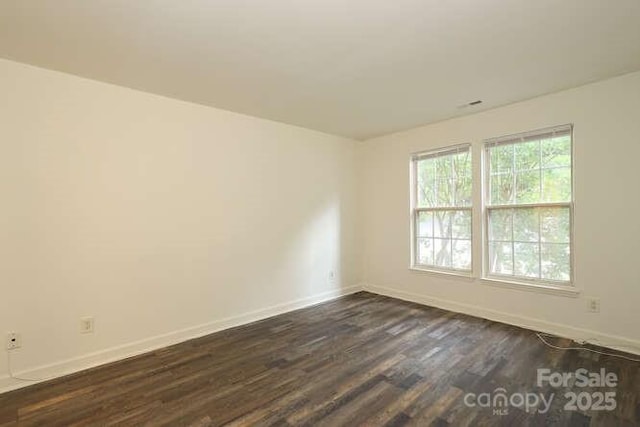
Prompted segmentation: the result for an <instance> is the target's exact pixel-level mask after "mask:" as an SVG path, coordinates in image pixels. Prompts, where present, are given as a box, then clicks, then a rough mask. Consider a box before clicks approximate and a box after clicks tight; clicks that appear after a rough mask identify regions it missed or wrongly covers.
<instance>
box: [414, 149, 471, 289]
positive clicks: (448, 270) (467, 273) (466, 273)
mask: <svg viewBox="0 0 640 427" xmlns="http://www.w3.org/2000/svg"><path fill="white" fill-rule="evenodd" d="M465 151H466V152H468V153H469V156H470V171H469V172H470V174H469V178H470V180H471V203H470V205H469V206H457V207H456V206H446V207H418V206H417V203H418V173H417V168H418V162H419V161H420V160H422V159H425V158H429V157H434V158H435V157H438V156H445V155H448V154H455V153H460V152H465ZM473 169H474V167H473V147H472V144H471V143H463V144H455V145H450V146H446V147H440V148H436V149H432V150H425V151H420V152H416V153H413V154H411V156H410V182H411V185H410V193H411V194H410V224H411V225H410V239H411V260H410V264H409V269H411V270H416V271H425V272H433V273H441V274H447V275H454V276H462V277H467V278H471V277H473V271H474V256H473V252H474V240H475V239H474V231H473V228H474V227H473V219H474V218H473V217H474V207H473V202H474V191H475V190H474V189H475V185H474V179H473V178H474V174H473ZM435 211H466V212H469V215H470V221H471V224H470V227H469V228H470V234H469V243H470V252H469V255H470V264H469V269H460V268H454V267H441V266H436V265H428V264H420V263H418V259H417V255H418V238H419V236H418V232H417V230H418V224H417V222H418V217H419V214H420V213H421V212H435ZM463 240H466V239H463Z"/></svg>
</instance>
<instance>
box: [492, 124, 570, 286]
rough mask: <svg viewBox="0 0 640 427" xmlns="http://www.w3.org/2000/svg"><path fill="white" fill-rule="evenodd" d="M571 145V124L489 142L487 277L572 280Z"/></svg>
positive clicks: (563, 281) (564, 281) (552, 280)
mask: <svg viewBox="0 0 640 427" xmlns="http://www.w3.org/2000/svg"><path fill="white" fill-rule="evenodd" d="M571 145H572V132H571V126H569V125H567V126H561V127H556V128H551V129H544V130H541V131H536V132H529V133H525V134H519V135H511V136H507V137H502V138H496V139H492V140H488V141H485V193H486V194H485V202H486V209H485V214H486V224H487V226H488V232H487V235H486V236H487V238H486V241H485V250H486V251H487V252H486V256H485V259H486V264H485V269H486V272H487V273H488V274H489V275H495V276H511V277H514V278H519V279H525V280H527V279H528V280H542V281H547V282H562V283H565V284H566V283H568V282H570V281H571V277H572V268H571V264H572V263H571V221H572V209H573V204H572V200H573V197H572V176H571V175H572V156H571V152H572V150H571Z"/></svg>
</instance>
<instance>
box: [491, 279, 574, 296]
mask: <svg viewBox="0 0 640 427" xmlns="http://www.w3.org/2000/svg"><path fill="white" fill-rule="evenodd" d="M480 282H481V283H482V284H483V285H488V286H497V287H500V288H508V289H516V290H520V291H528V292H537V293H543V294H551V295H559V296H564V297H570V298H577V297H578V296H579V295H580V290H579V289H576V288H575V287H573V286H563V285H552V284H547V283H527V282H518V281H512V280H504V279H497V278H494V277H483V278H482V279H480Z"/></svg>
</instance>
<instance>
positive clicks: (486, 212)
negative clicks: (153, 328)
mask: <svg viewBox="0 0 640 427" xmlns="http://www.w3.org/2000/svg"><path fill="white" fill-rule="evenodd" d="M573 130H574V129H573V124H571V123H569V124H565V125H559V126H552V127H547V128H541V129H536V130H532V131H528V132H521V133H516V134H510V135H505V136H501V137H496V138H489V139H486V140H484V141H483V142H482V158H481V166H482V167H481V172H482V183H481V211H482V279H483V280H486V281H489V282H494V283H504V284H514V285H523V286H528V287H532V288H552V289H558V290H566V291H569V292H575V291H577V289H576V286H575V237H574V223H575V221H574V216H575V184H574V182H575V154H574V151H575V144H574V134H573ZM558 131H563V132H567V131H568V134H569V139H570V140H569V143H570V153H571V163H570V172H571V180H570V185H571V199H570V200H569V201H568V202H539V203H514V204H495V205H493V204H489V201H490V200H491V199H490V196H491V194H490V191H491V186H490V182H489V180H490V179H491V169H490V155H489V150H490V148H491V147H494V146H497V145H499V144H509V141H513V140H518V139H519V140H520V142H525V140H524V138H532V137H536V136H541V135H544V134H549V133H555V132H558ZM517 143H518V142H513V144H517ZM553 207H562V208H568V209H569V251H570V254H569V280H567V281H562V280H552V279H543V278H534V277H523V276H518V275H515V274H512V275H509V274H496V273H492V272H491V269H490V266H489V216H490V212H491V211H492V210H500V209H519V208H520V209H522V208H553ZM538 243H540V241H538Z"/></svg>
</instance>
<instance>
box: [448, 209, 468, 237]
mask: <svg viewBox="0 0 640 427" xmlns="http://www.w3.org/2000/svg"><path fill="white" fill-rule="evenodd" d="M451 230H452V231H451V233H452V237H453V238H454V239H471V211H456V212H454V213H453V218H452V221H451Z"/></svg>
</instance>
